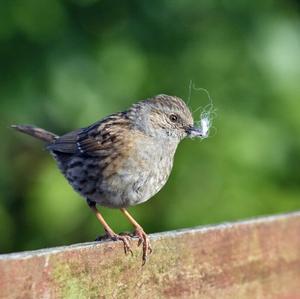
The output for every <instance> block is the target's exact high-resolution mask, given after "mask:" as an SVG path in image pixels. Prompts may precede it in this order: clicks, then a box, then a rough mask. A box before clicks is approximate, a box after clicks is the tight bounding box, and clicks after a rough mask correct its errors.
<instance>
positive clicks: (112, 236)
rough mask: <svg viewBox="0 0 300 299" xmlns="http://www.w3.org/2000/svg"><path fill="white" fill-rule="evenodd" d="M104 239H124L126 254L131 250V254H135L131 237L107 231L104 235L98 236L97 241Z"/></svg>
mask: <svg viewBox="0 0 300 299" xmlns="http://www.w3.org/2000/svg"><path fill="white" fill-rule="evenodd" d="M103 240H112V241H122V242H123V245H124V252H125V254H128V253H129V252H130V254H131V255H133V252H132V250H131V246H130V237H129V236H126V235H118V234H116V233H113V232H106V234H105V235H104V236H100V237H98V238H97V239H96V240H95V241H103Z"/></svg>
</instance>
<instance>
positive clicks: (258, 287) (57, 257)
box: [0, 213, 300, 299]
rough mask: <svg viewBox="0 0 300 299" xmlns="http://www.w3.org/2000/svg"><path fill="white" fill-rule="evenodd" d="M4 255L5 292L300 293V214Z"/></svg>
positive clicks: (279, 296) (285, 298)
mask: <svg viewBox="0 0 300 299" xmlns="http://www.w3.org/2000/svg"><path fill="white" fill-rule="evenodd" d="M151 240H152V246H153V249H154V252H153V254H152V255H151V257H150V259H149V261H148V262H147V264H146V265H145V266H144V267H141V256H140V250H138V249H136V241H133V243H134V244H133V247H134V248H135V249H134V256H130V255H127V256H124V253H123V249H122V244H121V243H119V242H102V243H88V244H78V245H73V246H68V247H58V248H51V249H45V250H38V251H32V252H24V253H14V254H7V255H0V294H1V295H0V297H1V298H151V299H153V298H222V299H226V298H230V299H234V298H238V299H243V298H247V299H248V298H249V299H258V298H264V299H268V298H274V299H275V298H276V299H299V298H300V213H292V214H287V215H279V216H274V217H267V218H260V219H255V220H250V221H244V222H236V223H228V224H222V225H217V226H209V227H199V228H194V229H188V230H182V231H175V232H166V233H161V234H154V235H152V236H151Z"/></svg>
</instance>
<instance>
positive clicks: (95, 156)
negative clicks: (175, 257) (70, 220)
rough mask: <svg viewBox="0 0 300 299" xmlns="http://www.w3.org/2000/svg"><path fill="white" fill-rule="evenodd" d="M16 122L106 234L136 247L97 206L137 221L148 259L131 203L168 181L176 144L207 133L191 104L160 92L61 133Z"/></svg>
mask: <svg viewBox="0 0 300 299" xmlns="http://www.w3.org/2000/svg"><path fill="white" fill-rule="evenodd" d="M12 128H14V129H16V130H18V131H20V132H22V133H25V134H28V135H31V136H33V137H35V138H37V139H40V140H42V141H44V143H45V147H46V149H47V150H48V151H49V153H50V154H51V155H52V156H53V157H54V159H55V160H56V162H57V165H58V167H59V169H60V171H61V172H62V174H63V175H64V176H65V178H66V179H67V181H68V182H69V183H70V185H71V186H72V187H73V189H74V190H75V191H76V192H78V193H79V194H80V195H81V196H82V197H83V198H84V199H85V200H86V202H87V204H88V206H89V208H90V209H91V210H92V211H93V213H94V214H95V215H96V217H97V219H98V220H99V222H100V223H101V224H102V226H103V228H104V230H105V232H106V236H107V238H109V239H111V240H120V241H122V242H123V245H124V251H125V253H126V254H127V253H128V252H131V253H132V250H131V246H130V239H131V238H130V235H123V234H117V233H116V232H115V231H114V230H113V229H112V228H111V227H110V226H109V225H108V224H107V222H106V221H105V219H104V218H103V216H102V214H101V213H100V211H99V209H98V208H97V205H98V206H104V207H108V208H114V209H120V211H121V212H122V213H123V214H124V216H125V217H126V218H127V219H128V220H129V222H130V223H131V224H132V225H133V227H134V233H133V234H132V235H131V236H132V237H137V238H138V245H142V263H143V264H145V262H146V260H147V258H148V255H149V254H150V253H152V247H151V244H150V240H149V237H148V235H147V234H146V233H145V231H144V230H143V228H142V226H141V225H140V224H139V223H138V222H137V221H136V220H135V219H134V218H133V217H132V216H131V214H129V212H128V211H127V208H128V207H130V206H134V205H137V204H141V203H143V202H146V201H147V200H149V199H150V198H151V197H153V196H154V195H155V194H156V193H157V192H159V191H160V190H161V188H162V187H163V186H164V185H165V183H166V182H167V180H168V178H169V175H170V173H171V170H172V167H173V160H174V155H175V152H176V149H177V146H178V144H179V143H180V141H181V140H183V139H184V138H186V137H200V138H205V137H206V134H207V132H206V131H207V130H206V131H205V132H204V131H203V130H202V129H201V127H197V126H196V125H195V124H194V120H193V116H192V113H191V111H190V109H189V107H188V106H187V104H186V103H185V102H184V101H183V100H182V99H181V98H179V97H177V96H170V95H165V94H160V95H157V96H154V97H151V98H147V99H146V100H140V101H138V102H136V103H134V104H132V105H131V106H130V107H129V108H128V109H127V110H125V111H123V112H118V113H114V114H111V115H109V116H107V117H105V118H103V119H101V120H99V121H97V122H95V123H93V124H92V125H90V126H87V127H84V128H80V129H77V130H74V131H71V132H69V133H66V134H64V135H62V136H58V135H56V134H54V133H52V132H49V131H46V130H44V129H42V128H38V127H35V126H32V125H12Z"/></svg>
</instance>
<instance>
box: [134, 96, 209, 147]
mask: <svg viewBox="0 0 300 299" xmlns="http://www.w3.org/2000/svg"><path fill="white" fill-rule="evenodd" d="M131 111H132V112H134V117H133V118H132V119H134V120H135V123H136V125H137V126H138V127H139V128H140V129H142V130H143V131H144V132H145V133H146V134H148V135H150V136H153V137H161V138H170V139H174V140H177V141H178V142H179V141H180V140H182V139H183V138H185V137H204V136H203V132H202V129H201V128H198V127H195V126H194V120H193V116H192V113H191V111H190V109H189V108H188V106H187V105H186V104H185V102H184V101H183V100H182V99H180V98H178V97H175V96H169V95H164V94H162V95H157V96H155V97H153V98H150V99H147V100H144V101H141V102H138V103H137V104H134V105H133V107H132V108H131Z"/></svg>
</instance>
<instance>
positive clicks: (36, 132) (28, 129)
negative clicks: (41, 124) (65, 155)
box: [11, 125, 58, 143]
mask: <svg viewBox="0 0 300 299" xmlns="http://www.w3.org/2000/svg"><path fill="white" fill-rule="evenodd" d="M11 127H12V128H13V129H16V130H17V131H19V132H22V133H25V134H27V135H31V136H33V137H35V138H37V139H40V140H43V141H45V142H47V143H52V142H54V141H55V139H57V138H58V136H57V135H56V134H54V133H51V132H48V131H46V130H44V129H41V128H37V127H34V126H30V125H12V126H11Z"/></svg>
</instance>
